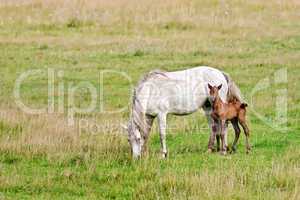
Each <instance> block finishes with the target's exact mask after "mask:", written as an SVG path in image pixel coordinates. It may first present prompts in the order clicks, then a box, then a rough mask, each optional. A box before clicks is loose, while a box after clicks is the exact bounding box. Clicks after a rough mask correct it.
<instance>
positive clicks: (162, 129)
mask: <svg viewBox="0 0 300 200" xmlns="http://www.w3.org/2000/svg"><path fill="white" fill-rule="evenodd" d="M158 125H159V134H160V144H161V152H162V157H163V158H166V157H167V155H168V151H167V143H166V129H167V114H166V113H162V114H159V115H158Z"/></svg>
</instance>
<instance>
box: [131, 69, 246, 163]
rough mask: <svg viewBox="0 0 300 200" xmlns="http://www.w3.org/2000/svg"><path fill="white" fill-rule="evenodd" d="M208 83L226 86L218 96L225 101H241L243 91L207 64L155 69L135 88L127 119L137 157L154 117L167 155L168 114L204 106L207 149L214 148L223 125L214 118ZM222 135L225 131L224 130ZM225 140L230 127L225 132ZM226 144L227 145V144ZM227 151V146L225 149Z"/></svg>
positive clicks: (180, 112) (163, 154) (139, 154)
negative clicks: (185, 68)
mask: <svg viewBox="0 0 300 200" xmlns="http://www.w3.org/2000/svg"><path fill="white" fill-rule="evenodd" d="M208 83H210V84H212V85H220V84H222V85H223V87H222V89H221V90H220V92H219V95H220V97H221V99H222V100H223V102H227V101H228V100H229V99H230V98H233V97H234V98H237V99H238V100H240V101H242V99H241V95H240V90H239V89H238V87H237V86H236V85H235V84H234V82H233V81H232V80H231V79H230V77H229V76H228V75H227V74H225V73H224V72H222V71H220V70H218V69H215V68H212V67H207V66H201V67H195V68H191V69H187V70H182V71H175V72H163V71H152V72H150V73H148V74H147V75H146V76H144V77H143V78H142V79H141V80H140V82H139V83H138V84H137V86H136V88H135V89H134V93H133V97H132V109H131V116H130V119H129V122H128V126H127V131H128V141H129V143H130V146H131V150H132V154H133V157H134V158H138V157H140V156H141V153H142V151H143V149H144V146H145V144H146V142H147V139H148V136H149V132H150V130H151V126H152V124H153V120H154V119H155V117H157V118H158V124H159V133H160V141H161V152H162V156H163V157H166V156H167V145H166V129H167V115H168V114H174V115H188V114H191V113H193V112H196V111H197V110H199V109H200V108H203V109H204V111H205V114H206V116H207V118H208V122H209V125H210V128H211V135H210V139H209V143H208V151H212V148H213V145H214V141H215V138H216V137H218V136H219V130H220V124H219V123H218V122H215V121H214V120H212V119H211V115H210V112H211V106H210V105H211V104H210V99H209V92H208V91H209V90H208V88H207V85H208ZM221 134H222V133H221ZM223 134H224V137H221V138H225V141H224V142H225V144H226V145H227V141H226V138H227V137H226V134H227V130H225V131H224V132H223ZM226 145H225V146H226ZM222 151H223V153H226V149H222Z"/></svg>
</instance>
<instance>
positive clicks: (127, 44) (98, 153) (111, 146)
mask: <svg viewBox="0 0 300 200" xmlns="http://www.w3.org/2000/svg"><path fill="white" fill-rule="evenodd" d="M299 9H300V4H299V2H298V1H265V2H262V1H248V2H244V1H230V2H227V1H179V0H175V1H169V0H167V1H163V2H162V1H158V0H155V1H151V2H150V1H146V0H145V1H129V2H127V1H124V0H117V1H113V2H106V1H97V2H96V1H88V2H87V1H72V2H71V1H64V2H63V1H58V0H56V1H42V0H29V1H19V2H18V3H16V2H13V3H12V2H11V1H1V2H0V75H1V78H0V102H1V103H0V107H1V110H0V199H53V198H55V199H299V198H300V188H299V185H300V159H299V158H300V148H299V147H300V135H299V131H300V127H299V122H300V117H299V113H300V106H299V105H300V104H299V103H300V96H299V95H300V93H299V90H300V81H299V74H300V63H299V60H300V35H299V33H300V26H299V20H300V15H299ZM198 65H209V66H215V67H218V68H219V69H221V70H224V71H226V72H227V73H229V74H230V75H231V76H232V78H233V80H235V82H236V83H237V84H238V85H239V86H240V88H241V90H242V92H243V94H244V96H245V98H246V99H247V101H248V102H249V104H250V107H249V117H248V120H249V123H250V125H251V126H250V127H251V143H252V146H253V151H252V153H251V154H250V155H246V154H245V150H244V149H245V148H244V137H243V135H242V137H241V140H240V144H239V148H238V152H237V153H236V154H232V155H227V156H220V155H219V154H217V153H215V154H211V155H209V154H207V153H206V148H207V142H208V129H207V125H206V119H205V118H204V116H203V115H202V113H201V112H200V113H196V114H193V115H191V116H188V117H170V118H169V121H170V126H171V127H172V128H171V129H170V130H169V131H168V136H167V143H168V147H169V152H170V156H169V158H168V159H167V160H161V159H159V137H158V134H157V130H156V128H154V129H153V131H152V134H151V140H150V144H149V146H150V150H149V152H148V155H147V156H146V157H145V158H144V159H142V160H140V161H137V162H133V161H132V160H131V158H130V153H129V145H128V143H127V138H126V135H125V134H124V133H123V132H122V130H120V129H119V123H120V122H124V121H126V120H127V118H128V113H129V111H128V109H126V110H125V111H123V112H121V113H113V114H103V112H100V111H101V108H100V106H99V105H98V106H97V109H95V111H94V112H93V113H90V114H76V116H75V125H74V126H68V124H67V110H68V92H67V88H68V86H69V85H70V84H73V85H76V84H79V83H80V82H81V81H88V82H89V83H92V84H93V85H94V87H96V88H97V89H99V90H98V93H97V94H98V95H99V96H98V99H97V101H98V102H102V103H104V109H105V110H117V109H119V108H123V107H125V108H127V107H128V103H130V102H129V99H130V85H131V83H130V82H128V81H127V80H126V79H125V78H124V77H121V76H118V75H117V74H108V75H107V76H105V79H104V90H101V88H100V81H99V77H100V75H99V74H100V72H101V71H102V70H115V71H122V72H125V73H126V74H128V76H129V77H130V78H131V79H132V83H133V84H135V83H136V82H137V81H138V79H139V77H140V76H141V75H142V74H144V73H145V72H147V71H150V70H153V69H156V68H160V69H164V70H178V69H185V68H188V67H192V66H198ZM48 68H50V69H53V70H54V71H55V75H56V76H55V98H54V99H55V112H54V113H45V114H40V115H30V114H27V113H25V112H23V111H22V110H21V109H20V108H18V107H17V105H16V103H15V98H14V96H13V89H14V85H15V81H16V79H17V78H18V77H19V76H20V75H21V74H22V73H23V72H26V71H28V70H30V69H42V70H43V71H44V72H47V69H48ZM278 70H281V71H278ZM58 71H63V76H62V77H58V76H57V74H58ZM285 72H287V79H286V81H285V78H284V77H285V76H284V73H285ZM278 77H279V79H280V78H282V77H283V82H280V81H278ZM262 80H267V81H269V83H270V84H269V86H268V87H267V88H264V89H262V90H260V91H258V92H257V93H253V91H254V89H255V87H257V86H258V85H260V84H261V83H262ZM47 81H48V80H47V74H45V73H44V74H40V75H38V76H31V77H30V79H26V81H25V82H24V84H23V85H22V87H21V97H22V101H23V102H25V103H26V104H27V105H30V106H31V107H36V108H40V107H45V106H47V92H48V89H47ZM61 84H64V86H65V88H64V93H63V94H59V93H58V92H57V91H58V89H57V88H58V87H59V85H61ZM286 89H287V90H286ZM101 91H104V93H105V95H104V98H101V96H100V92H101ZM285 91H286V93H287V95H285V94H284V93H285ZM281 92H283V93H281ZM62 97H65V98H64V99H62ZM280 97H282V98H283V100H284V99H286V101H287V122H286V123H284V121H280V119H282V118H281V117H283V118H284V112H283V116H280V115H279V114H278V113H279V112H280V110H282V108H284V107H285V106H284V105H285V104H284V103H283V104H282V103H280V99H282V98H280ZM278 99H279V100H278ZM59 100H61V102H63V103H62V104H60V105H62V109H60V110H59V108H58V107H59V103H58V102H59ZM89 102H90V96H89V93H88V92H87V91H85V90H80V91H78V92H77V93H76V105H80V106H82V107H84V106H86V105H88V104H89ZM276 102H279V104H278V105H276ZM278 110H279V111H278ZM80 119H85V120H88V122H89V124H90V129H89V130H87V129H86V128H85V129H80ZM95 127H96V130H95ZM283 128H285V130H284V131H282V130H283ZM80 130H82V131H80ZM229 135H230V138H229V139H230V140H229V141H230V142H231V141H232V137H233V133H232V129H230V133H229Z"/></svg>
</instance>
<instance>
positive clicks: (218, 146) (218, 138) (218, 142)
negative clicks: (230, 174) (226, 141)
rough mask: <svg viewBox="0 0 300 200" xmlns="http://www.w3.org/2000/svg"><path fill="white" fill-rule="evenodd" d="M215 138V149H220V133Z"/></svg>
mask: <svg viewBox="0 0 300 200" xmlns="http://www.w3.org/2000/svg"><path fill="white" fill-rule="evenodd" d="M216 139H217V151H220V134H217V135H216Z"/></svg>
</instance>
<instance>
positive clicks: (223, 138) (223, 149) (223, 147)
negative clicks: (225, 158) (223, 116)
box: [220, 120, 227, 155]
mask: <svg viewBox="0 0 300 200" xmlns="http://www.w3.org/2000/svg"><path fill="white" fill-rule="evenodd" d="M220 121H221V131H220V132H221V142H222V145H221V154H222V155H226V150H227V147H226V132H225V129H226V120H220Z"/></svg>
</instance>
